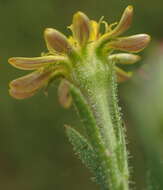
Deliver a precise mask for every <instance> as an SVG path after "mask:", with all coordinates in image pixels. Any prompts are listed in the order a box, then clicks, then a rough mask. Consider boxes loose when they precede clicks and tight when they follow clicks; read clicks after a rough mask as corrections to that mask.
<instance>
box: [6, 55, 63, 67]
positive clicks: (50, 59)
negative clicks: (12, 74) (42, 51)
mask: <svg viewBox="0 0 163 190" xmlns="http://www.w3.org/2000/svg"><path fill="white" fill-rule="evenodd" d="M58 61H66V57H64V56H43V57H33V58H25V57H12V58H10V59H9V63H10V64H11V65H13V66H14V67H16V68H18V69H22V70H35V69H38V68H40V67H43V66H45V65H47V64H51V63H56V62H58Z"/></svg>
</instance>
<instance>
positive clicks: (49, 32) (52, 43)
mask: <svg viewBox="0 0 163 190" xmlns="http://www.w3.org/2000/svg"><path fill="white" fill-rule="evenodd" d="M44 37H45V41H46V44H47V48H48V49H49V51H50V52H52V53H53V52H58V53H64V54H67V53H70V52H71V51H72V46H71V44H70V43H69V41H68V39H67V38H66V36H65V35H63V34H62V33H60V32H59V31H57V30H55V29H53V28H47V29H46V30H45V32H44Z"/></svg>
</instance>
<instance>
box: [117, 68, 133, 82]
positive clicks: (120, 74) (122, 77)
mask: <svg viewBox="0 0 163 190" xmlns="http://www.w3.org/2000/svg"><path fill="white" fill-rule="evenodd" d="M115 71H116V74H117V81H118V82H125V81H126V80H128V79H130V78H131V76H132V73H131V72H129V73H127V72H125V71H123V70H122V69H120V68H119V67H115Z"/></svg>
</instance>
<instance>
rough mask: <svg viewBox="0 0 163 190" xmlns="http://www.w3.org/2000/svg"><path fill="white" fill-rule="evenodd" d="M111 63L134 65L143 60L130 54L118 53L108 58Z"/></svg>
mask: <svg viewBox="0 0 163 190" xmlns="http://www.w3.org/2000/svg"><path fill="white" fill-rule="evenodd" d="M108 59H109V61H115V63H116V64H134V63H136V62H137V61H139V60H140V59H141V58H140V56H138V55H134V54H129V53H118V54H114V55H110V56H109V57H108Z"/></svg>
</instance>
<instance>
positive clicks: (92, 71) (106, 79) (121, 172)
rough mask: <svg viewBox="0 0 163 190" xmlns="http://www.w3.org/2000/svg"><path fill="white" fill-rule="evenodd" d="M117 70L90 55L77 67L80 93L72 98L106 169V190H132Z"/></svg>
mask: <svg viewBox="0 0 163 190" xmlns="http://www.w3.org/2000/svg"><path fill="white" fill-rule="evenodd" d="M113 69H114V67H113V66H112V64H108V61H107V59H104V58H99V57H98V56H97V55H95V54H92V55H89V56H88V55H86V56H85V57H84V59H82V60H80V63H78V64H76V65H75V69H74V71H73V75H72V78H73V81H74V82H75V84H76V86H77V87H78V88H79V89H80V94H79V93H76V94H75V91H72V96H73V99H74V102H75V104H76V107H77V109H78V112H79V115H80V117H81V119H82V121H83V124H84V125H85V130H86V133H87V135H88V139H89V141H90V143H91V145H92V147H93V149H94V151H95V152H96V154H97V155H98V159H99V162H100V163H101V167H102V170H104V172H103V173H105V179H106V184H107V187H106V185H105V190H128V189H129V187H128V166H127V152H126V144H125V138H124V131H123V128H122V122H121V118H120V114H119V108H118V106H117V99H116V84H115V81H114V80H113V79H114V72H113Z"/></svg>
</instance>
